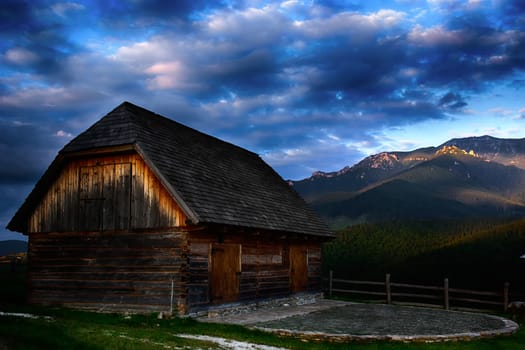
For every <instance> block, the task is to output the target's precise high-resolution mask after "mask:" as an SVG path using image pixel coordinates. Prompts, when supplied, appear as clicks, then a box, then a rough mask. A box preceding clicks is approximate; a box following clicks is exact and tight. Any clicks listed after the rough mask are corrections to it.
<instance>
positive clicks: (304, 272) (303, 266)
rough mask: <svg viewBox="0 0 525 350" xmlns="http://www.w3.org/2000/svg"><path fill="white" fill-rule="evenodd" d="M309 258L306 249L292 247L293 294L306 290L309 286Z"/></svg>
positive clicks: (291, 288) (291, 280)
mask: <svg viewBox="0 0 525 350" xmlns="http://www.w3.org/2000/svg"><path fill="white" fill-rule="evenodd" d="M307 263H308V258H307V250H306V247H304V246H300V245H291V246H290V290H291V291H292V292H293V293H296V292H300V291H303V290H305V289H306V287H307V285H308V265H307Z"/></svg>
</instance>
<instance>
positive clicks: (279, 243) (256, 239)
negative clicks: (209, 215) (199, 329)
mask: <svg viewBox="0 0 525 350" xmlns="http://www.w3.org/2000/svg"><path fill="white" fill-rule="evenodd" d="M281 236H282V235H277V234H275V233H267V234H251V233H247V232H238V233H235V232H234V231H233V232H228V233H225V234H217V233H213V232H206V233H205V232H198V231H196V232H192V233H191V234H190V236H189V245H188V261H189V265H188V267H189V276H190V277H189V280H188V307H189V309H190V310H191V309H192V308H193V309H196V308H199V307H203V306H206V305H209V304H211V303H212V302H213V300H212V297H211V295H212V293H211V290H212V288H214V286H213V285H212V282H211V281H212V279H211V273H212V266H211V264H212V261H213V258H212V250H211V249H212V246H213V244H216V243H218V242H219V241H220V242H221V243H223V244H239V245H240V246H241V271H240V276H239V278H240V281H239V297H238V300H240V301H242V300H250V299H259V298H270V297H278V296H284V295H288V294H290V293H291V286H290V283H291V281H290V275H291V272H290V256H289V254H290V246H294V245H300V246H301V247H304V248H305V249H306V251H307V271H308V283H307V286H306V288H305V290H320V289H321V244H322V243H321V242H320V241H305V240H300V239H295V240H292V239H282V238H280V237H281Z"/></svg>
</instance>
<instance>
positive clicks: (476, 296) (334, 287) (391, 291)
mask: <svg viewBox="0 0 525 350" xmlns="http://www.w3.org/2000/svg"><path fill="white" fill-rule="evenodd" d="M390 277H391V276H390V274H386V276H385V280H384V281H381V282H378V281H356V280H345V279H338V278H334V276H333V271H330V274H329V277H328V288H327V289H328V290H327V292H328V295H329V296H330V297H332V296H333V295H334V294H335V293H343V294H346V295H348V294H354V295H356V294H357V295H368V296H376V297H381V300H382V301H386V303H387V304H391V303H392V302H393V300H394V299H395V301H396V302H404V303H408V304H425V305H437V306H442V307H443V308H444V309H446V310H449V309H450V306H451V303H452V304H454V307H465V306H468V307H469V308H473V309H495V308H501V309H503V311H507V307H508V305H509V302H510V300H509V283H505V284H504V285H503V288H502V291H501V292H488V291H476V290H468V289H460V288H450V286H449V281H448V278H445V279H444V280H443V285H442V286H425V285H420V284H409V283H394V282H392V281H391V280H390V279H391V278H390ZM480 305H483V306H485V307H484V308H480V307H479V306H480Z"/></svg>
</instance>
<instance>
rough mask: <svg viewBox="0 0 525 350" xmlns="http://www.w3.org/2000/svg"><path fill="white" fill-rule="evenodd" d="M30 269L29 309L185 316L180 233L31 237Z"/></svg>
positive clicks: (184, 254) (182, 234)
mask: <svg viewBox="0 0 525 350" xmlns="http://www.w3.org/2000/svg"><path fill="white" fill-rule="evenodd" d="M29 264H30V266H29V276H28V277H29V278H28V281H29V288H30V292H29V302H31V303H36V304H44V305H55V304H56V305H64V306H69V307H75V308H83V309H95V310H99V311H140V312H153V311H163V312H169V311H170V310H171V309H172V310H173V312H175V313H181V314H183V313H185V312H186V305H187V303H186V298H187V294H186V279H187V274H186V273H184V271H187V268H186V265H187V234H186V233H185V232H183V231H176V230H165V231H161V232H158V231H157V232H155V231H140V232H128V233H110V234H108V233H103V232H96V233H95V232H91V233H71V232H69V233H45V234H31V235H30V236H29ZM172 282H173V288H172ZM172 295H173V298H172Z"/></svg>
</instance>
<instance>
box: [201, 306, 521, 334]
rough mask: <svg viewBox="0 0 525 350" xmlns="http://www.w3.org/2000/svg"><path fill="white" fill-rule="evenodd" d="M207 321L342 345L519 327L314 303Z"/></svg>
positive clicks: (493, 319) (471, 316)
mask: <svg viewBox="0 0 525 350" xmlns="http://www.w3.org/2000/svg"><path fill="white" fill-rule="evenodd" d="M207 321H208V322H220V323H235V324H242V325H245V326H249V327H254V328H258V329H263V330H266V331H271V332H275V333H279V334H283V335H291V336H297V337H301V338H315V339H326V340H333V341H345V340H356V339H365V340H366V339H368V340H373V339H384V340H400V341H445V340H460V339H462V340H467V339H475V338H483V337H491V336H496V335H502V334H512V333H514V332H515V331H516V330H517V329H518V325H517V324H516V323H514V322H512V321H510V320H507V319H505V318H501V317H498V316H494V315H488V314H481V313H471V312H459V311H445V310H441V309H430V308H421V307H409V306H398V305H382V304H360V303H347V302H340V301H331V300H319V301H317V302H316V303H312V304H306V305H289V304H283V305H280V306H273V307H270V308H268V307H263V308H256V309H252V310H250V311H245V312H241V313H237V314H236V313H232V314H229V315H226V316H220V315H219V316H217V317H213V318H211V319H208V320H207Z"/></svg>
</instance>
